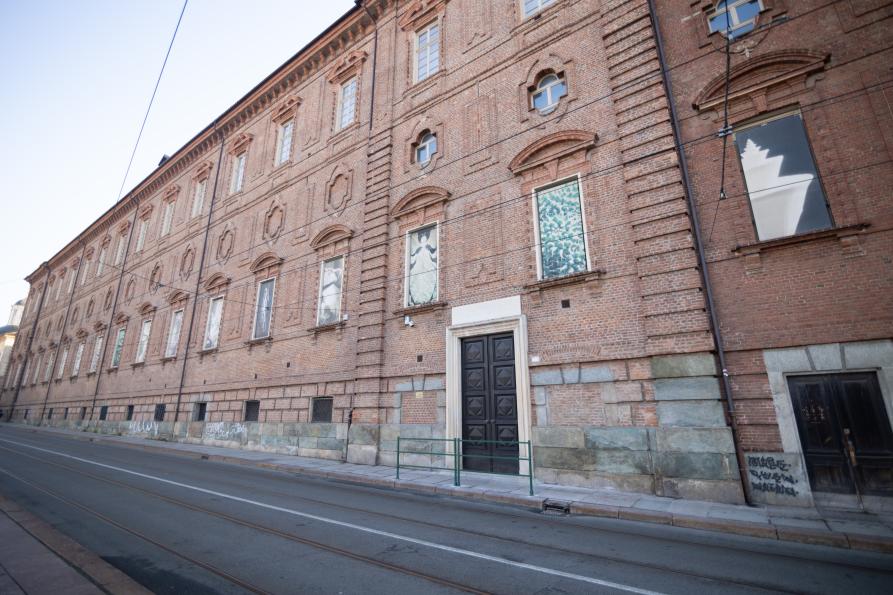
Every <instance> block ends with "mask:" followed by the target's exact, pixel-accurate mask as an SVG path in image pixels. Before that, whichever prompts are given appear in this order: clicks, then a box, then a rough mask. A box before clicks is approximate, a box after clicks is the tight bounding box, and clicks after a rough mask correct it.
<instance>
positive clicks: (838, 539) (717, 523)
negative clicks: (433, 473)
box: [28, 426, 893, 553]
mask: <svg viewBox="0 0 893 595" xmlns="http://www.w3.org/2000/svg"><path fill="white" fill-rule="evenodd" d="M28 429H30V430H31V431H33V432H39V431H43V432H49V433H53V434H58V435H61V436H67V437H69V438H71V439H73V440H82V441H89V442H97V441H101V442H106V443H109V444H116V445H119V446H123V447H126V448H135V449H138V450H145V451H149V452H155V453H163V454H169V455H177V456H182V457H187V458H191V459H202V460H207V461H212V462H217V463H230V464H234V465H244V466H248V467H261V468H264V469H269V470H271V471H279V472H282V473H289V474H292V475H304V476H309V477H318V478H321V479H335V480H338V481H344V482H346V483H350V484H354V485H364V486H371V487H381V488H390V489H395V490H401V491H406V492H416V493H422V494H428V495H431V494H436V495H441V496H451V497H454V498H462V499H464V500H475V501H478V502H492V503H496V504H507V505H510V506H520V507H523V508H533V509H536V510H542V507H543V501H544V500H545V498H540V497H537V496H527V495H520V494H512V493H508V492H487V491H477V490H473V489H471V488H463V487H461V486H459V487H456V486H454V485H452V483H451V482H447V483H445V484H443V483H431V484H419V483H413V482H411V481H407V480H403V479H400V480H398V479H387V478H382V477H365V476H358V475H354V474H352V473H345V472H342V471H335V470H331V469H318V468H315V467H300V466H295V465H280V464H278V463H261V462H257V461H252V460H250V459H245V458H242V457H235V456H229V455H215V454H211V455H209V454H204V453H202V452H200V451H197V450H188V449H185V448H177V449H171V448H166V447H164V446H155V445H153V444H134V443H132V442H123V441H117V440H114V437H112V436H106V435H103V434H90V435H87V434H86V433H84V434H83V435H78V434H69V433H67V432H55V431H53V430H47V429H46V428H40V427H37V426H29V427H28ZM177 444H181V445H184V446H189V445H190V443H188V442H178V443H177ZM570 513H571V514H572V515H579V516H592V517H602V518H611V519H620V520H627V521H638V522H644V523H654V524H660V525H672V526H674V527H680V528H686V529H700V530H705V531H714V532H720V533H732V534H735V535H744V536H748V537H760V538H763V539H774V540H776V541H788V542H794V543H804V544H809V545H823V546H830V547H837V548H844V549H852V550H861V551H869V552H880V553H893V539H890V538H885V537H882V536H878V535H870V534H864V533H836V532H832V531H816V530H815V529H800V528H796V527H787V526H781V525H773V524H771V523H769V524H762V523H753V522H749V521H736V520H731V519H719V518H709V517H708V518H705V517H693V516H687V515H681V514H672V513H669V512H662V511H649V510H641V509H635V508H625V507H620V506H612V505H609V504H596V503H593V502H585V501H580V500H573V501H571V502H570Z"/></svg>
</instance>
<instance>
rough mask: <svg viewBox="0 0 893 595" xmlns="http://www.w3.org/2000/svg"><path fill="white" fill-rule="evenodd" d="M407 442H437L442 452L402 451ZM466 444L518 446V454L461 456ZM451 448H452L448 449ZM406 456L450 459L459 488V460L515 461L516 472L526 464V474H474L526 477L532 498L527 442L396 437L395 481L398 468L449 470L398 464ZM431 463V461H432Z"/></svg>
mask: <svg viewBox="0 0 893 595" xmlns="http://www.w3.org/2000/svg"><path fill="white" fill-rule="evenodd" d="M407 442H437V443H441V444H443V445H444V448H443V450H444V452H435V451H433V450H418V449H410V450H404V449H402V448H401V446H403V445H405V444H406V443H407ZM463 442H468V443H471V444H496V445H499V446H518V447H519V452H518V456H515V457H511V456H504V455H483V454H462V443H463ZM521 445H524V446H525V447H526V448H527V456H526V457H522V456H521V454H520V446H521ZM450 446H452V448H450ZM406 454H414V455H423V456H424V455H427V456H431V457H436V456H442V457H450V458H452V461H453V465H452V472H453V485H454V486H459V485H461V480H462V465H461V464H460V461H459V459H461V458H469V459H489V460H491V461H495V460H504V461H517V463H518V470H519V471H520V468H521V462H522V461H526V462H527V473H526V474H525V473H501V472H499V471H475V473H487V474H490V475H511V476H513V477H526V478H527V484H528V488H529V491H530V495H531V496H533V452H532V451H531V446H530V441H529V440H523V441H520V440H511V441H505V440H463V439H462V438H401V437H400V436H397V479H400V468H401V467H402V468H403V469H427V470H428V471H435V470H442V471H446V470H449V469H450V467H449V466H443V467H437V466H435V465H433V464H431V465H407V464H405V463H401V462H400V455H406ZM447 461H449V459H444V463H446V462H447ZM432 463H433V460H432Z"/></svg>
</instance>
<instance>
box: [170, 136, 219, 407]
mask: <svg viewBox="0 0 893 595" xmlns="http://www.w3.org/2000/svg"><path fill="white" fill-rule="evenodd" d="M217 126H218V122H217V121H215V122H214V132H215V133H216V134H217V135H218V136H219V137H220V152H219V153H218V154H217V167H216V168H214V187H213V188H212V189H211V204H210V205H208V219H207V223H205V241H204V242H203V243H202V255H201V257H200V258H199V261H198V274H197V275H196V279H195V295H194V296H193V298H192V312H191V313H190V315H189V329H188V330H187V331H186V347H185V348H184V349H183V367H182V368H181V369H180V384H179V385H178V386H177V407H176V409H175V410H174V423H175V424H176V423H177V422H178V421H179V420H180V402H181V401H182V399H183V382H184V381H185V380H186V361H187V360H188V359H189V344H190V342H191V341H192V329H193V328H195V313H196V312H197V311H198V296H199V292H201V287H202V271H204V269H205V257H206V255H207V253H208V238H209V237H210V236H211V218H212V217H213V215H214V203H215V202H216V201H217V184H218V182H219V181H220V167H221V165H223V145H224V144H225V143H224V141H225V138H224V134H223V133H222V132H219V131H218V129H217ZM221 323H222V321H221Z"/></svg>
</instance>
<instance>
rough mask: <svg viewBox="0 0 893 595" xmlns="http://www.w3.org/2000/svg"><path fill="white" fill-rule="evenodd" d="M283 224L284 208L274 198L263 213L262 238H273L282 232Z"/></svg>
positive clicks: (267, 239)
mask: <svg viewBox="0 0 893 595" xmlns="http://www.w3.org/2000/svg"><path fill="white" fill-rule="evenodd" d="M284 225H285V208H284V207H283V206H282V205H281V204H279V202H278V201H276V200H274V201H272V202H271V203H270V206H269V208H267V212H266V213H265V214H264V227H263V239H264V240H266V241H269V240H275V239H276V238H278V237H279V234H280V233H282V228H283V227H284Z"/></svg>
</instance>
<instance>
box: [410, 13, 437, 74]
mask: <svg viewBox="0 0 893 595" xmlns="http://www.w3.org/2000/svg"><path fill="white" fill-rule="evenodd" d="M439 67H440V27H439V26H438V24H437V23H433V24H431V25H430V26H428V27H427V28H425V29H424V30H422V31H419V33H418V35H417V36H416V81H423V80H425V79H426V78H428V77H429V76H432V75H434V74H436V73H437V70H438V68H439Z"/></svg>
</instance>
